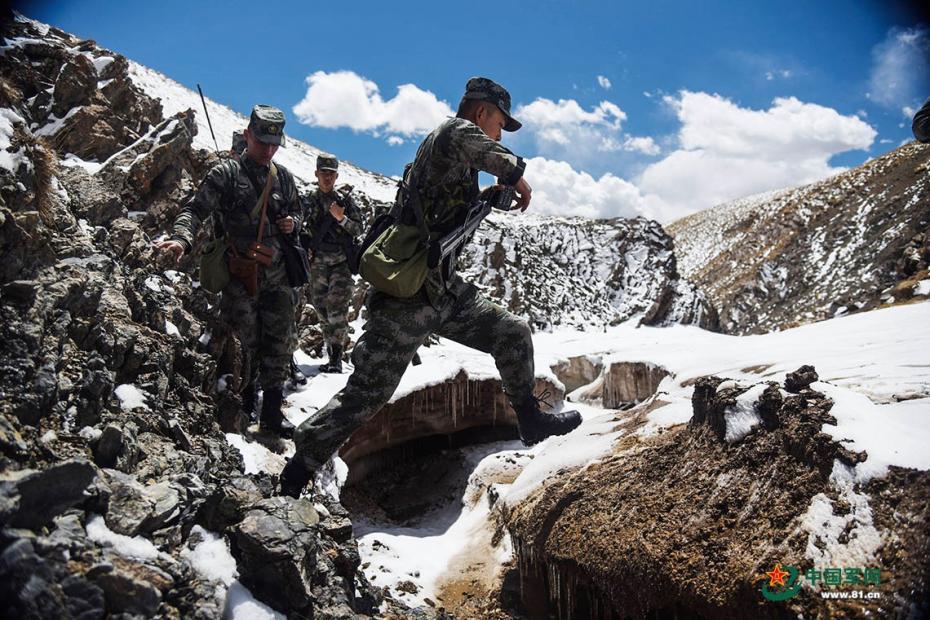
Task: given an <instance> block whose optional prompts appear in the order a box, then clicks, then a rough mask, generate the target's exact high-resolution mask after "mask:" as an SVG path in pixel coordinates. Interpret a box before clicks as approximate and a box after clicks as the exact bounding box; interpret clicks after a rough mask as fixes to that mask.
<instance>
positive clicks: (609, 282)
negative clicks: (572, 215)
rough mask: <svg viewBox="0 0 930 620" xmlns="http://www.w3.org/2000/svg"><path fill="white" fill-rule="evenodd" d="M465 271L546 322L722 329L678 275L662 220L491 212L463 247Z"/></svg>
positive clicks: (507, 303) (539, 323)
mask: <svg viewBox="0 0 930 620" xmlns="http://www.w3.org/2000/svg"><path fill="white" fill-rule="evenodd" d="M464 264H465V265H466V267H465V274H466V277H467V278H468V279H470V280H472V281H474V282H476V283H478V284H479V285H480V286H482V287H483V288H485V289H486V290H487V291H488V293H489V295H490V296H491V297H492V298H494V299H497V300H500V303H501V305H503V306H504V307H506V308H508V309H509V310H511V311H512V312H515V313H517V314H520V315H522V316H525V317H527V319H528V320H529V322H530V324H531V325H533V326H534V327H537V328H541V329H548V328H551V327H553V326H558V325H567V326H572V327H578V328H582V329H590V328H596V327H603V326H604V325H613V324H617V323H621V322H623V321H626V320H628V319H631V318H633V317H636V316H638V317H640V318H639V321H640V323H641V324H643V325H669V324H674V323H685V324H694V325H699V326H701V327H704V328H707V329H716V325H717V319H716V312H715V310H714V309H713V307H712V306H711V304H710V303H709V302H708V301H707V300H706V299H705V297H704V295H703V294H702V293H700V292H699V291H698V290H697V289H695V288H694V287H693V286H691V285H690V284H688V283H687V282H685V281H684V280H682V279H681V278H680V277H679V275H678V268H677V264H676V259H675V252H674V247H673V243H672V239H671V237H669V236H668V235H667V234H666V233H665V231H664V230H663V229H662V227H661V226H660V225H659V224H658V222H655V221H652V220H647V219H645V218H635V219H630V220H626V219H613V220H597V221H592V220H585V219H580V218H579V219H564V218H537V217H533V216H527V215H521V216H514V215H513V214H498V213H493V214H492V215H491V216H490V217H489V218H488V220H487V221H486V222H485V223H484V224H483V225H482V227H481V228H480V229H479V230H478V232H477V234H476V235H475V240H474V241H473V242H472V243H471V244H470V245H469V246H468V247H467V249H466V251H465V262H464Z"/></svg>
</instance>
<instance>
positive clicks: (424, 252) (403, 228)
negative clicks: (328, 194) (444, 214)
mask: <svg viewBox="0 0 930 620" xmlns="http://www.w3.org/2000/svg"><path fill="white" fill-rule="evenodd" d="M405 176H406V177H409V182H408V181H407V179H404V180H403V181H401V183H400V190H399V191H398V192H397V203H396V205H395V206H396V207H398V208H396V209H392V210H391V211H392V214H391V215H390V216H384V217H390V218H391V219H392V221H391V222H390V223H389V224H388V222H387V221H378V222H375V225H374V226H373V230H372V232H373V233H375V234H377V237H375V238H374V240H373V241H370V239H369V237H366V239H365V242H363V244H362V248H361V258H360V259H359V267H358V272H359V275H361V276H362V278H364V279H365V281H367V282H368V283H369V284H371V285H372V286H373V287H375V289H377V290H379V291H381V292H382V293H387V294H388V295H391V296H393V297H412V296H414V295H416V294H417V292H418V291H419V290H420V288H422V286H423V282H425V281H426V274H427V273H428V272H429V267H428V266H427V264H426V263H427V256H428V254H429V229H428V228H427V227H426V220H425V218H424V217H423V207H422V206H421V205H420V196H419V194H418V192H417V184H416V175H415V174H414V171H413V166H412V165H410V166H409V167H408V174H407V175H405ZM405 203H406V204H408V205H409V206H410V207H411V208H412V209H413V214H414V216H415V218H416V225H413V226H412V225H409V224H403V223H401V218H400V213H401V212H402V208H403V205H404V204H405ZM395 211H396V214H395V213H394V212H395ZM379 224H380V226H379ZM385 224H386V225H385ZM379 229H382V230H381V231H380V233H379V232H378V230H379ZM369 236H371V235H369ZM368 243H370V245H367V244H368ZM366 246H367V247H366Z"/></svg>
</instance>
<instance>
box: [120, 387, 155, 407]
mask: <svg viewBox="0 0 930 620" xmlns="http://www.w3.org/2000/svg"><path fill="white" fill-rule="evenodd" d="M113 393H114V394H116V397H117V398H119V404H120V407H122V409H123V411H132V410H133V409H135V408H137V407H142V408H143V409H148V408H149V406H148V405H147V404H146V402H145V401H146V400H148V396H147V395H146V394H145V392H143V391H142V390H140V389H139V388H137V387H136V386H135V385H133V384H131V383H123V384H122V385H118V386H116V389H115V390H113Z"/></svg>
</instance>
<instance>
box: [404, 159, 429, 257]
mask: <svg viewBox="0 0 930 620" xmlns="http://www.w3.org/2000/svg"><path fill="white" fill-rule="evenodd" d="M417 180H418V179H417V173H416V166H410V182H409V183H408V184H407V192H408V201H409V203H410V206H411V207H413V217H414V218H415V219H416V221H417V226H419V227H420V239H421V240H422V241H423V243H424V244H428V243H429V228H427V226H426V218H425V217H424V216H423V206H422V205H421V204H420V191H419V189H418V183H417Z"/></svg>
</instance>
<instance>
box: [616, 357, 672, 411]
mask: <svg viewBox="0 0 930 620" xmlns="http://www.w3.org/2000/svg"><path fill="white" fill-rule="evenodd" d="M667 376H669V373H668V371H667V370H665V369H664V368H662V367H660V366H656V365H654V364H649V363H646V362H614V363H612V364H611V365H610V368H608V369H607V370H606V372H605V377H604V385H603V391H602V402H603V406H604V408H606V409H617V408H623V407H629V406H630V405H633V404H636V403H640V402H642V401H644V400H646V399H647V398H649V397H650V396H652V395H653V394H655V393H656V389H658V387H659V384H660V383H661V382H662V380H663V379H665V377H667Z"/></svg>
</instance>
